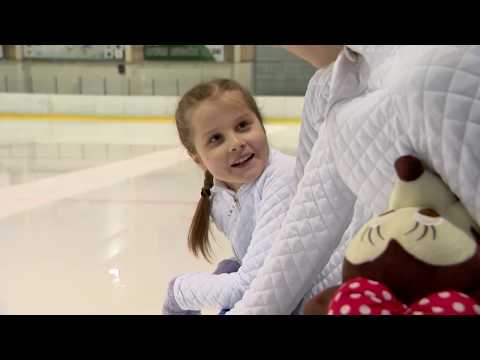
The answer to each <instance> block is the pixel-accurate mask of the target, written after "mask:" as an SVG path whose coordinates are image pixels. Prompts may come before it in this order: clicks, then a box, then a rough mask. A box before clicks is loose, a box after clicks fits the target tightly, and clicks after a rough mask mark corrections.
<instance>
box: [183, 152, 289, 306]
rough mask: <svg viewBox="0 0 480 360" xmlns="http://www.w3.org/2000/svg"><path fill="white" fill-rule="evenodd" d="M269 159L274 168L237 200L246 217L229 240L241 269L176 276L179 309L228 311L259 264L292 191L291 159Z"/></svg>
mask: <svg viewBox="0 0 480 360" xmlns="http://www.w3.org/2000/svg"><path fill="white" fill-rule="evenodd" d="M272 158H273V160H272V163H273V165H274V166H269V167H267V168H266V170H265V172H264V173H263V174H262V176H261V177H260V178H259V180H258V181H257V183H256V184H255V185H254V187H253V188H252V191H250V193H249V194H247V195H245V196H244V197H243V198H242V199H241V200H240V201H241V213H242V214H246V215H244V216H242V215H240V216H239V218H238V221H235V224H233V225H234V226H233V229H232V234H231V235H232V238H233V239H231V240H232V241H233V242H236V244H235V246H236V248H237V249H239V253H240V254H239V256H240V258H241V260H242V265H241V267H240V268H239V270H238V271H237V272H236V273H231V274H221V275H212V274H209V273H189V274H185V275H182V276H180V277H178V278H177V280H176V281H175V285H174V291H175V298H176V300H177V302H178V304H179V305H180V307H181V308H182V309H189V310H200V309H201V308H204V307H210V308H215V307H216V308H232V307H233V306H234V304H235V303H236V302H237V301H238V300H240V298H241V297H242V296H243V294H244V292H245V289H246V288H247V287H248V286H249V285H250V283H251V281H252V280H253V278H254V277H255V276H256V273H257V271H258V269H259V268H260V267H261V266H262V265H263V262H264V259H265V257H266V255H267V253H268V251H269V250H270V248H271V245H272V242H273V239H274V238H275V236H276V234H277V232H278V231H279V230H280V228H281V225H282V221H283V219H284V217H285V214H286V213H287V212H288V209H289V203H290V199H291V197H292V195H293V194H294V192H295V186H294V179H293V177H294V164H295V161H294V159H293V158H292V157H289V156H286V155H283V154H280V153H279V152H277V151H274V150H272ZM220 195H222V194H220ZM252 214H255V216H252ZM223 216H225V214H223ZM255 220H256V221H255ZM229 237H230V236H229ZM242 242H243V243H244V244H242ZM247 244H249V246H245V245H247Z"/></svg>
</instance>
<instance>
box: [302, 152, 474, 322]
mask: <svg viewBox="0 0 480 360" xmlns="http://www.w3.org/2000/svg"><path fill="white" fill-rule="evenodd" d="M395 170H396V173H397V175H398V178H399V179H398V180H397V182H396V184H395V186H394V188H393V191H392V194H391V197H390V203H389V209H388V211H386V212H384V213H382V214H380V215H378V216H375V217H374V218H373V219H371V220H370V221H369V222H368V223H367V224H365V225H364V226H363V227H362V228H361V229H360V231H359V232H358V233H357V234H356V235H355V236H354V238H353V239H352V240H351V242H350V243H349V245H348V247H347V250H346V253H345V260H344V264H343V284H342V285H341V286H339V287H335V288H330V289H327V290H325V291H323V292H322V293H320V294H318V295H316V296H315V297H314V298H312V299H311V300H310V301H308V302H307V303H306V305H305V307H304V313H305V314H307V315H315V314H331V315H390V314H393V315H410V314H413V315H475V314H477V315H480V305H479V303H480V247H479V245H480V235H479V234H480V229H479V227H478V225H477V224H475V222H474V220H473V219H472V218H471V217H470V215H469V214H468V213H467V211H466V210H465V208H464V207H463V206H462V204H461V203H460V202H459V201H458V198H457V197H456V196H455V195H454V194H453V193H452V192H451V191H450V190H449V189H448V187H447V186H446V185H445V184H444V183H443V181H442V180H441V179H440V178H439V177H438V176H436V175H434V174H432V173H431V172H429V171H427V170H426V169H424V167H423V165H422V163H421V162H420V160H418V159H417V158H415V157H413V156H403V157H401V158H399V159H398V160H397V161H396V162H395Z"/></svg>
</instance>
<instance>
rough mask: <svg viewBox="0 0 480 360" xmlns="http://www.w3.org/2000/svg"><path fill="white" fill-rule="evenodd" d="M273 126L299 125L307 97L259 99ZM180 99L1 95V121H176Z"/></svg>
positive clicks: (266, 117) (160, 97)
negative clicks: (276, 123) (174, 116)
mask: <svg viewBox="0 0 480 360" xmlns="http://www.w3.org/2000/svg"><path fill="white" fill-rule="evenodd" d="M256 100H257V103H258V105H259V108H260V110H261V112H262V114H263V116H264V117H265V120H266V121H267V122H270V123H275V122H294V123H295V122H299V121H300V118H301V114H302V107H303V101H304V98H303V97H297V96H295V97H293V96H257V97H256ZM177 102H178V97H177V96H95V95H93V96H92V95H81V96H78V95H57V94H53V95H52V94H18V93H17V94H12V93H0V120H19V121H20V120H47V121H56V120H57V121H115V122H121V121H126V122H135V121H139V122H172V121H173V115H174V113H175V108H176V105H177Z"/></svg>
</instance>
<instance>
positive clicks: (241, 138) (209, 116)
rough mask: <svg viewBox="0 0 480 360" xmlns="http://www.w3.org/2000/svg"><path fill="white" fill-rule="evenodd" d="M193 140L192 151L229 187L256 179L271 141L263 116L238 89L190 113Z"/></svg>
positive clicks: (266, 156) (199, 162)
mask: <svg viewBox="0 0 480 360" xmlns="http://www.w3.org/2000/svg"><path fill="white" fill-rule="evenodd" d="M190 121H191V127H192V130H193V144H194V146H195V149H196V154H190V155H191V156H192V158H193V159H194V160H195V162H196V163H197V164H199V165H200V166H201V167H202V169H204V170H209V171H210V173H211V174H212V175H213V176H214V177H215V178H216V179H217V180H220V181H222V182H224V183H225V184H226V185H227V186H228V187H229V188H230V189H232V190H234V191H237V190H238V189H239V188H240V187H241V186H242V185H243V184H246V183H250V182H252V181H254V180H256V179H257V178H258V177H259V176H260V175H261V174H262V173H263V170H264V169H265V167H266V165H267V162H268V154H269V151H268V141H267V136H266V134H265V130H264V128H263V126H262V124H261V122H260V119H258V117H257V116H256V115H255V113H253V112H252V111H251V110H250V109H249V108H248V106H247V105H246V104H245V101H244V100H243V98H242V94H241V93H240V92H239V91H235V90H234V91H228V92H225V93H224V94H222V95H221V96H219V97H218V98H215V99H212V100H207V101H204V102H202V103H201V104H199V105H198V106H197V107H195V108H194V109H193V110H192V112H191V113H190Z"/></svg>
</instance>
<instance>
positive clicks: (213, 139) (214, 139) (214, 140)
mask: <svg viewBox="0 0 480 360" xmlns="http://www.w3.org/2000/svg"><path fill="white" fill-rule="evenodd" d="M221 139H222V136H221V135H219V134H215V135H212V136H211V137H210V138H209V139H208V143H209V144H216V143H218V142H219V141H220V140H221Z"/></svg>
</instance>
